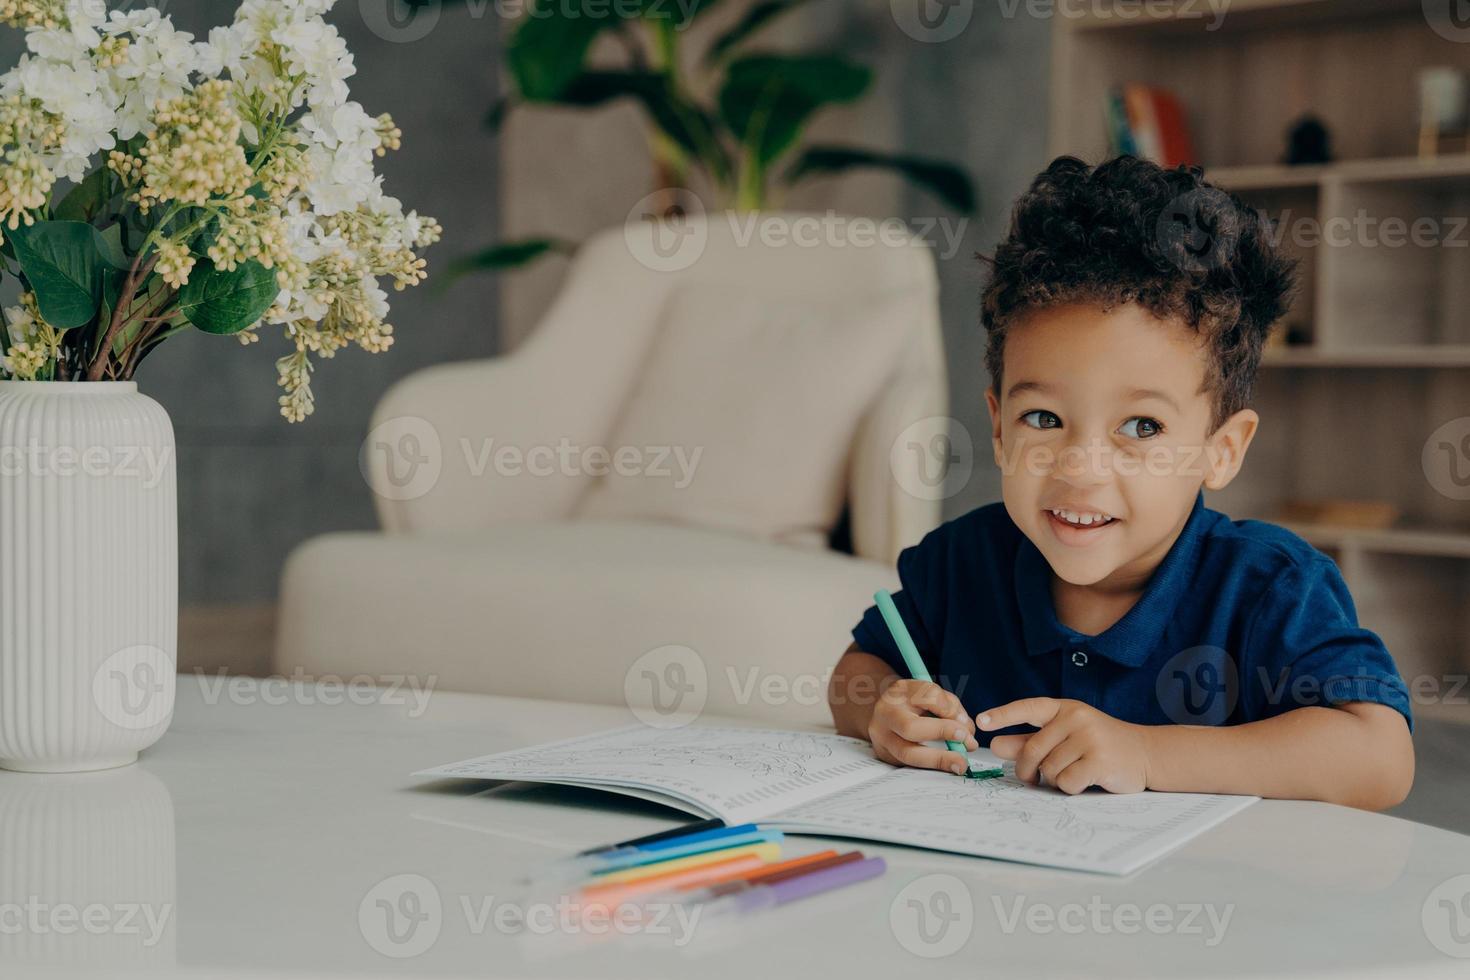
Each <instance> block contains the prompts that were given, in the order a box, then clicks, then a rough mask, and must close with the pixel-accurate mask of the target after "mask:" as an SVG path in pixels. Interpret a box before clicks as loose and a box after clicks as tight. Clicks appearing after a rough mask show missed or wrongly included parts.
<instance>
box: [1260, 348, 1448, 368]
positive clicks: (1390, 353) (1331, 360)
mask: <svg viewBox="0 0 1470 980" xmlns="http://www.w3.org/2000/svg"><path fill="white" fill-rule="evenodd" d="M1261 365H1262V366H1263V367H1321V368H1446V367H1470V344H1382V345H1379V346H1376V347H1328V348H1324V347H1268V348H1266V350H1264V351H1263V352H1262V353H1261Z"/></svg>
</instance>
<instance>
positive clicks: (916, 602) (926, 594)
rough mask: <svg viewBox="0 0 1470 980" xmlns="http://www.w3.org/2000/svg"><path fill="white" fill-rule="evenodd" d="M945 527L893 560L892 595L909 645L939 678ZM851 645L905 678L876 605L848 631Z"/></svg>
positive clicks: (902, 665)
mask: <svg viewBox="0 0 1470 980" xmlns="http://www.w3.org/2000/svg"><path fill="white" fill-rule="evenodd" d="M945 536H946V529H945V528H944V527H940V528H937V529H935V530H933V531H930V532H929V533H928V534H927V535H925V536H924V539H923V540H922V541H920V542H919V543H918V544H916V545H914V546H913V547H911V548H905V549H904V550H903V551H902V552H900V553H899V556H898V581H899V585H900V589H899V591H897V592H895V593H894V594H893V604H894V605H895V606H896V607H898V612H899V615H901V616H902V617H903V622H904V625H905V626H907V627H908V630H909V635H910V636H912V637H913V638H914V645H915V646H916V647H918V648H919V655H920V656H921V657H922V658H923V660H924V665H925V666H926V667H928V668H929V673H930V675H931V676H935V677H937V676H939V673H940V670H939V650H940V645H941V643H942V642H943V624H944V605H945V601H946V597H945V595H944V592H943V589H944V584H945V576H944V574H943V569H942V562H943V555H944V553H945V544H944V538H945ZM852 638H853V641H854V642H855V643H856V644H857V645H858V649H859V650H862V651H863V652H864V653H871V654H872V655H873V656H875V657H880V658H882V660H883V661H884V662H885V663H887V664H888V666H889V667H891V668H892V669H893V672H894V673H895V674H897V675H898V676H900V677H908V676H910V675H909V669H908V667H907V666H906V665H905V664H904V662H903V654H901V653H899V652H898V644H897V643H895V642H894V641H893V634H892V633H890V632H889V631H888V624H887V623H885V622H884V621H883V614H882V613H881V612H879V611H878V607H877V606H869V607H868V611H867V612H865V613H863V618H862V619H861V620H860V621H859V622H858V624H857V626H855V627H853V630H852Z"/></svg>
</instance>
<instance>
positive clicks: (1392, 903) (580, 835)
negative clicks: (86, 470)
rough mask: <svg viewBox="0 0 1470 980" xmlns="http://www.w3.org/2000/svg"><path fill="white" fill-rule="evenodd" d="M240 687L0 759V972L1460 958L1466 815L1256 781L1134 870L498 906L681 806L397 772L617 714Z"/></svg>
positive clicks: (878, 969) (746, 973)
mask: <svg viewBox="0 0 1470 980" xmlns="http://www.w3.org/2000/svg"><path fill="white" fill-rule="evenodd" d="M233 683H234V687H233V689H232V688H231V687H230V686H225V687H224V688H223V689H218V688H217V684H218V681H217V679H215V678H208V679H206V680H204V681H201V679H199V678H198V677H195V676H193V675H184V676H181V677H180V683H179V700H178V709H177V713H176V716H175V720H174V723H173V727H172V729H171V730H170V731H169V733H168V735H167V736H165V737H164V739H163V741H162V742H160V743H159V744H158V745H157V746H155V747H154V748H153V749H152V750H150V751H149V752H147V753H145V755H144V757H143V759H142V760H141V761H140V762H139V763H138V764H137V765H135V766H131V767H128V768H125V769H120V770H114V771H111V772H104V773H92V774H80V775H74V776H38V775H21V774H15V773H0V977H7V978H8V977H29V976H51V975H53V974H55V975H96V976H108V977H117V976H127V975H136V976H148V977H180V976H190V977H202V976H212V977H214V976H241V977H257V976H259V977H267V976H268V977H288V976H294V977H306V976H325V975H331V976H361V977H378V976H394V975H402V976H433V977H445V976H465V977H468V976H496V977H499V976H525V977H553V976H555V977H561V976H566V977H599V978H601V977H624V976H626V977H689V976H700V977H710V978H719V977H731V978H739V980H751V978H759V980H766V978H774V977H783V976H790V975H795V974H796V973H798V972H801V973H804V974H810V973H814V972H815V973H817V974H818V975H819V976H820V977H822V978H832V980H838V978H843V980H845V978H849V977H882V978H885V980H887V978H895V977H903V976H917V975H921V974H923V973H924V972H926V971H929V972H928V975H940V976H970V977H974V976H984V977H1012V976H1050V977H1056V976H1069V975H1075V976H1120V977H1130V978H1131V977H1140V976H1159V977H1180V976H1191V977H1202V976H1265V975H1271V976H1280V975H1287V974H1290V975H1312V974H1321V975H1332V976H1343V975H1347V974H1355V973H1356V974H1363V975H1372V974H1377V975H1382V976H1393V977H1405V976H1411V975H1413V976H1455V977H1464V976H1466V975H1470V959H1465V958H1457V957H1456V956H1454V955H1451V954H1460V955H1461V956H1470V898H1466V897H1465V896H1466V895H1467V893H1470V877H1464V878H1457V876H1460V875H1466V874H1467V873H1470V838H1467V837H1464V836H1461V835H1458V834H1453V833H1449V832H1447V831H1443V830H1437V829H1433V828H1430V827H1425V826H1421V825H1417V824H1413V823H1409V822H1407V821H1403V820H1398V819H1394V818H1390V817H1382V816H1376V815H1372V814H1367V813H1361V812H1357V811H1354V810H1348V809H1343V808H1339V807H1333V806H1327V805H1322V804H1313V803H1281V802H1271V801H1266V802H1262V803H1258V804H1256V805H1255V806H1253V807H1251V808H1249V809H1247V810H1246V811H1245V812H1244V813H1242V814H1240V815H1238V816H1236V817H1234V818H1232V819H1230V820H1229V821H1227V822H1226V823H1225V824H1223V825H1221V826H1220V827H1218V828H1215V829H1214V830H1212V831H1210V832H1209V833H1208V834H1206V835H1204V836H1203V837H1201V838H1199V839H1197V840H1196V841H1194V842H1192V843H1191V844H1189V845H1186V846H1185V847H1184V848H1183V849H1181V850H1180V851H1177V852H1175V853H1174V854H1173V855H1171V856H1169V857H1167V858H1165V859H1163V860H1162V861H1160V862H1158V863H1156V864H1154V865H1153V866H1151V867H1149V868H1147V869H1145V870H1143V871H1140V872H1138V873H1137V874H1135V875H1133V876H1131V877H1128V878H1112V877H1106V876H1097V875H1088V874H1080V873H1075V872H1061V871H1054V870H1049V869H1044V868H1033V867H1026V866H1022V865H1015V864H1008V863H1005V862H999V861H987V860H980V859H974V858H961V857H954V856H947V855H942V854H934V853H929V852H925V851H919V850H911V849H905V848H897V847H878V846H870V845H866V844H860V845H857V846H860V847H862V848H863V849H864V850H866V851H869V852H871V853H879V854H882V855H883V856H884V857H886V858H887V859H888V860H889V862H890V867H889V871H888V873H887V874H886V875H884V876H883V877H881V878H879V879H877V880H875V881H870V882H867V883H864V884H862V885H858V886H855V887H853V888H850V889H847V890H844V891H842V892H837V893H833V894H829V895H826V896H822V897H820V898H817V899H813V900H811V901H809V902H807V903H805V904H804V905H800V906H791V907H789V908H788V910H787V911H785V912H784V913H781V912H778V913H775V914H762V915H760V916H759V917H754V918H748V919H745V920H744V921H743V922H742V923H741V925H740V926H739V927H738V928H737V929H735V930H733V931H731V930H723V931H712V932H702V931H701V930H700V929H699V928H698V925H697V924H696V926H695V929H694V931H693V935H692V938H691V937H690V936H689V935H687V934H686V933H684V932H683V931H682V930H681V927H679V926H678V925H677V924H675V923H665V925H664V927H663V931H662V932H657V933H656V932H655V930H650V931H649V932H648V933H645V934H641V935H634V936H622V935H609V936H605V937H603V938H601V939H600V940H599V939H596V938H593V937H589V936H585V935H582V936H576V937H568V936H566V935H564V934H561V935H546V934H544V933H533V932H530V931H528V930H526V929H525V928H524V927H522V928H521V929H520V930H519V931H517V930H516V927H515V923H516V921H517V920H515V919H506V920H501V921H502V923H503V924H502V925H501V926H500V927H497V918H496V915H497V912H496V910H497V908H498V907H497V906H496V905H493V904H492V905H490V906H489V914H488V916H486V915H485V914H484V913H485V910H486V907H487V906H486V903H487V902H489V901H498V900H500V899H501V898H503V897H505V896H507V895H508V894H509V892H508V891H507V887H508V884H509V882H510V880H511V879H512V878H513V876H514V874H515V873H516V872H517V871H518V870H520V869H523V868H526V867H530V866H532V865H535V864H536V863H538V862H541V861H544V860H546V859H548V858H550V857H553V856H555V855H558V854H560V853H563V852H566V851H568V850H571V849H577V848H581V847H584V846H587V845H591V844H595V843H602V842H606V841H611V840H617V839H622V838H625V837H629V836H634V835H637V834H642V833H647V832H650V831H652V830H656V829H662V828H663V827H666V826H670V825H672V823H673V821H674V816H673V815H672V814H671V813H670V811H667V810H662V809H659V808H658V807H656V806H653V805H651V804H645V803H642V802H640V801H635V800H627V799H620V798H617V797H612V796H606V795H603V794H596V793H590V792H584V791H576V790H564V789H555V788H548V787H531V786H525V785H509V784H504V785H499V786H498V787H495V786H490V784H477V783H470V782H464V781H439V782H429V783H426V782H425V781H423V780H419V779H415V778H413V777H411V776H410V775H409V774H410V773H411V772H412V771H414V770H416V769H420V768H424V767H428V766H431V765H434V764H438V763H443V762H449V761H453V760H458V759H461V758H466V757H469V756H474V755H480V754H483V753H488V752H492V751H497V750H501V749H508V748H513V747H517V746H523V745H528V744H532V743H535V742H538V741H544V740H549V739H552V738H557V737H566V736H571V735H577V734H582V733H586V732H592V731H597V730H599V729H603V728H611V727H614V726H618V725H624V724H628V723H629V722H630V720H631V716H630V714H629V713H628V712H627V711H625V710H622V709H617V708H611V707H588V706H585V705H572V704H564V703H556V702H546V701H525V700H514V699H507V698H493V697H482V696H475V695H462V694H448V693H434V694H432V696H430V697H429V698H428V702H427V705H426V707H425V706H423V705H420V704H416V703H415V702H414V701H413V700H412V699H410V698H409V697H408V696H407V695H406V693H404V692H399V694H398V695H397V696H393V695H390V694H389V693H387V692H381V691H379V692H372V691H367V690H359V691H358V694H359V695H361V697H358V698H357V699H356V700H357V701H359V702H360V701H363V700H368V701H370V702H371V703H353V701H351V700H345V699H344V697H343V695H344V692H343V691H342V689H341V688H317V687H312V686H302V685H288V684H286V683H284V682H279V681H278V682H274V683H272V684H268V685H265V686H262V685H261V682H256V681H235V682H233ZM333 695H335V699H336V700H339V701H342V702H343V703H337V704H323V703H321V702H322V701H323V700H324V699H333ZM385 702H395V703H385ZM421 708H423V709H424V710H420V709H421ZM487 787H488V788H487ZM826 843H827V842H824V841H820V840H817V839H815V838H793V839H792V840H791V841H790V844H789V846H788V851H787V854H788V855H791V854H796V853H805V852H807V851H810V850H818V849H821V847H822V846H824V845H825V844H826ZM436 902H437V906H438V908H437V911H436V910H435V904H436ZM1460 902H1463V906H1461V905H1459V904H1457V903H1460ZM967 905H968V906H969V912H968V914H966V910H965V906H967ZM1462 908H1463V912H1464V913H1465V914H1464V915H1463V918H1462V919H1461V920H1460V921H1459V922H1458V923H1457V922H1455V921H1454V920H1453V919H1452V918H1451V914H1452V913H1454V914H1459V913H1460V911H1461V909H1462ZM385 909H394V910H397V913H396V914H397V915H398V919H397V923H398V931H397V932H396V933H390V931H389V929H390V927H389V925H388V918H387V913H386V912H385ZM129 910H131V913H130V912H129ZM512 911H513V912H518V911H519V910H518V909H514V908H513V909H512ZM18 912H24V913H25V918H26V920H27V921H19V919H18V917H17V913H18ZM545 912H546V914H547V916H548V918H547V919H545V920H544V922H543V923H542V924H538V926H537V928H538V929H539V928H543V926H549V925H551V924H552V923H553V918H552V916H553V915H554V912H553V910H550V909H547V910H545ZM920 912H922V913H923V916H924V917H923V919H922V921H921V920H920V918H919V914H920ZM1017 913H1019V918H1016V916H1017ZM534 914H540V913H534ZM1212 914H1213V918H1211V916H1212ZM150 915H151V920H150V918H149V916H150ZM86 916H91V918H90V919H89V920H86V921H87V922H89V924H90V928H91V930H92V931H90V932H89V931H88V928H87V927H85V926H83V925H82V922H83V921H84V918H85V917H86ZM406 916H411V917H412V918H413V921H415V922H416V923H417V925H416V926H415V927H410V926H409V925H408V923H409V921H410V919H409V918H408V917H406ZM1226 916H1228V919H1227V918H1225V917H1226ZM1222 922H1223V927H1222V925H1221V923H1222ZM505 923H508V925H507V924H505ZM18 924H19V926H20V927H19V928H16V927H17V925H18ZM522 926H523V924H522ZM1456 927H1457V928H1458V930H1459V931H1455V930H1456ZM68 928H70V931H68ZM385 954H413V955H385ZM935 954H948V955H945V956H938V955H935ZM932 971H938V972H937V973H934V972H932Z"/></svg>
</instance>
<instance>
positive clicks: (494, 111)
mask: <svg viewBox="0 0 1470 980" xmlns="http://www.w3.org/2000/svg"><path fill="white" fill-rule="evenodd" d="M514 106H515V103H514V102H512V101H511V100H510V99H508V98H505V97H501V98H499V99H497V100H495V104H494V105H493V106H491V107H490V108H489V110H488V111H487V112H486V113H485V118H484V119H483V120H481V122H482V123H483V124H484V126H485V128H486V129H488V130H490V131H491V132H494V131H496V130H498V129H500V127H501V126H504V125H505V117H506V116H508V115H510V110H511V109H512V108H513V107H514Z"/></svg>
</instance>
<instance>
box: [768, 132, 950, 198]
mask: <svg viewBox="0 0 1470 980" xmlns="http://www.w3.org/2000/svg"><path fill="white" fill-rule="evenodd" d="M862 167H867V168H874V169H878V170H891V171H893V172H894V173H897V174H898V175H899V176H901V177H904V178H905V179H907V180H909V181H912V182H913V183H914V184H916V185H918V186H919V187H922V188H923V189H924V190H926V191H928V192H930V193H931V194H933V195H934V196H935V197H937V198H939V199H940V200H941V201H943V202H944V203H945V204H947V205H949V206H950V207H952V208H954V209H955V210H956V211H959V212H961V213H963V214H974V213H975V185H974V183H972V182H971V180H970V176H969V174H967V173H965V172H964V171H963V170H961V169H960V168H959V167H956V166H954V165H952V164H948V163H945V162H943V161H941V160H930V159H926V158H924V157H915V156H906V155H904V154H898V153H880V152H877V151H875V150H864V149H861V148H859V147H849V146H811V147H807V149H806V150H805V151H804V152H803V153H802V155H801V156H800V157H799V158H798V159H797V161H796V163H794V164H793V165H792V166H791V169H789V170H788V171H787V172H786V173H785V175H784V180H785V182H786V183H788V184H794V183H796V182H797V181H798V180H801V179H802V178H803V177H809V176H811V175H813V174H829V173H840V172H842V171H844V170H853V169H857V168H862Z"/></svg>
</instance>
